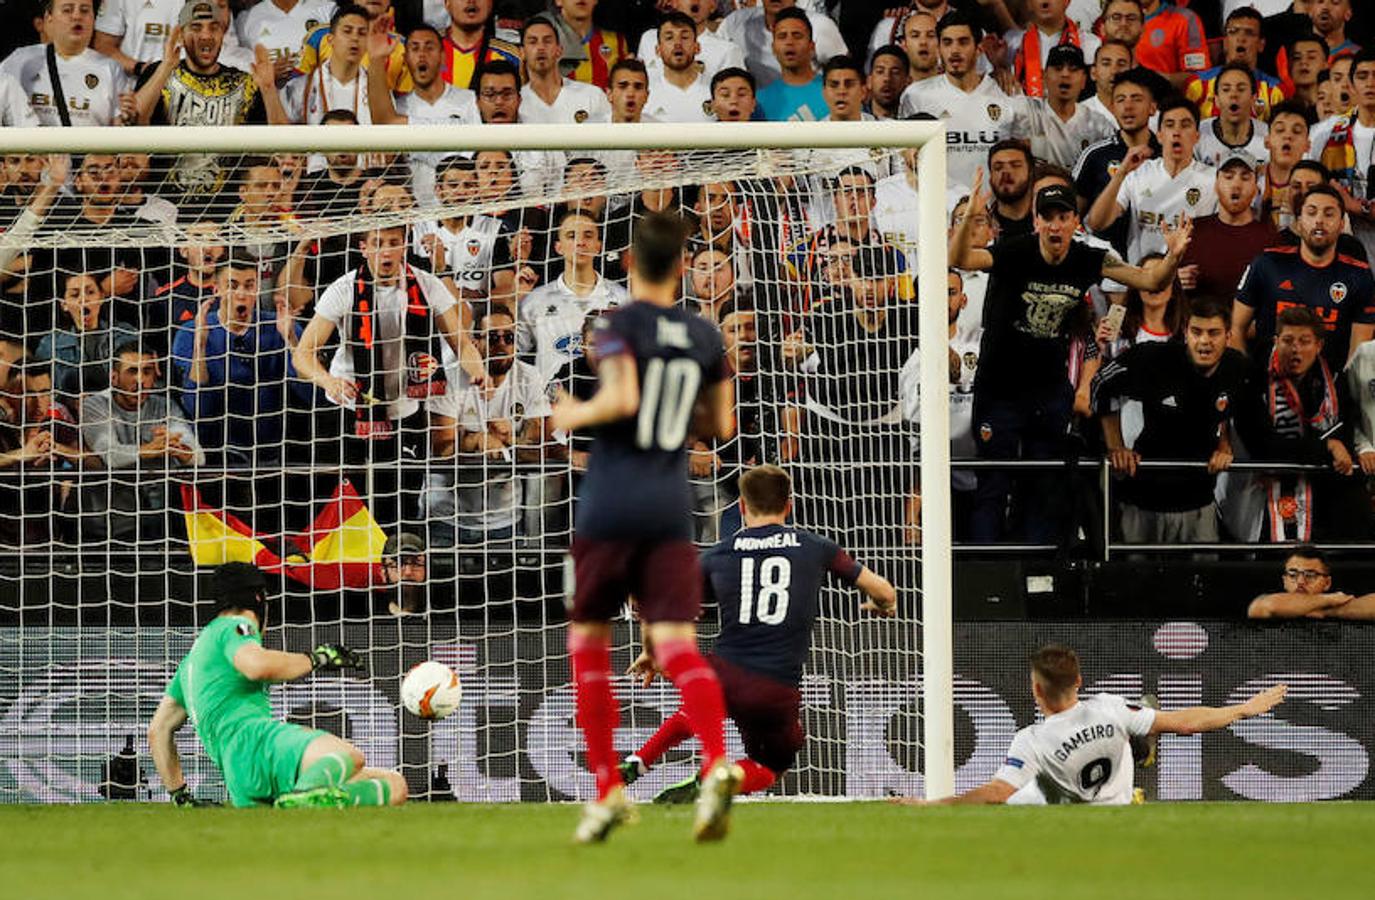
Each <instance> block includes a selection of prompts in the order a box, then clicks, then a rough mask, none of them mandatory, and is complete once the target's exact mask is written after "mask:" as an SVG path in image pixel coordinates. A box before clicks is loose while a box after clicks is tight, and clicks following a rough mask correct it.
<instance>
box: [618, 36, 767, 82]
mask: <svg viewBox="0 0 1375 900" xmlns="http://www.w3.org/2000/svg"><path fill="white" fill-rule="evenodd" d="M658 46H659V29H657V28H651V29H649V30H648V31H646V32H645V33H644V34H642V35H640V50H639V52H638V53H637V54H636V55H637V56H639V57H640V59H642V60H644V64H645V68H646V69H647V70H648V71H649V74H650V76H651V77H653V75H654V73H655V71H659V72H662V71H663V68H664V61H663V60H662V59H660V58H659V54H658V53H657V52H656V50H657V48H658ZM697 46H698V48H699V49H698V53H697V61H698V62H699V63H701V64H702V74H704V75H706V76H707V81H708V82H710V81H711V76H713V75H715V74H716V73H717V72H719V71H721V70H722V69H731V68H738V69H743V68H745V55H744V54H743V53H741V52H740V48H739V47H737V46H735V44H732V43H731V42H730V41H728V40H725V39H724V38H719V37H717V36H716V35H714V34H712V33H711V32H710V31H703V32H702V33H701V34H699V35H697Z"/></svg>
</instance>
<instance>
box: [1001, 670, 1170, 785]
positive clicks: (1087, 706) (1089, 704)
mask: <svg viewBox="0 0 1375 900" xmlns="http://www.w3.org/2000/svg"><path fill="white" fill-rule="evenodd" d="M1154 724H1155V710H1153V709H1148V708H1144V707H1137V706H1129V705H1128V704H1127V701H1125V700H1123V699H1122V698H1121V697H1118V696H1117V695H1115V694H1096V695H1094V696H1092V697H1089V698H1087V699H1085V700H1080V701H1079V702H1078V703H1076V704H1074V706H1072V707H1070V708H1069V709H1067V710H1065V711H1064V712H1061V713H1056V714H1055V715H1053V716H1047V717H1046V719H1045V720H1044V721H1042V722H1038V723H1036V724H1035V725H1029V726H1027V727H1026V728H1023V729H1022V730H1021V731H1019V732H1017V736H1016V737H1014V738H1013V739H1012V746H1011V747H1010V748H1009V749H1008V751H1007V759H1005V760H1003V765H1002V768H1000V769H998V772H997V774H996V775H994V776H993V777H994V778H996V779H997V780H999V781H1005V782H1007V783H1008V784H1010V785H1012V786H1013V787H1014V788H1017V789H1018V792H1019V793H1021V792H1022V791H1023V789H1027V790H1028V791H1037V790H1038V791H1039V793H1040V795H1041V797H1042V798H1044V801H1045V802H1046V803H1099V804H1105V805H1125V804H1128V803H1131V800H1132V784H1133V765H1134V763H1133V760H1132V751H1131V743H1130V740H1131V738H1133V737H1142V736H1145V735H1147V734H1150V731H1151V726H1152V725H1154ZM1029 785H1035V788H1029V787H1028V786H1029Z"/></svg>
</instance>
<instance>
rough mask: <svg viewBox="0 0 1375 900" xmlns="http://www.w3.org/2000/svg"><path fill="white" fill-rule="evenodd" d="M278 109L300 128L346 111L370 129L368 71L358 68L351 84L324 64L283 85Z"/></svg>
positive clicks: (327, 64)
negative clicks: (330, 112)
mask: <svg viewBox="0 0 1375 900" xmlns="http://www.w3.org/2000/svg"><path fill="white" fill-rule="evenodd" d="M282 105H283V106H285V107H286V113H287V115H288V116H290V117H291V121H293V122H296V123H297V124H300V125H319V124H320V122H322V121H323V120H324V118H325V113H327V112H329V111H330V110H334V109H347V110H349V111H350V112H352V113H353V114H354V115H355V116H357V117H358V124H359V125H371V124H372V110H371V109H370V108H369V106H368V70H367V69H364V68H362V67H361V66H360V67H359V68H358V75H357V76H356V77H355V78H354V79H353V80H352V81H348V82H343V81H340V80H339V79H337V78H335V77H334V72H333V71H332V70H331V69H330V65H329V62H328V61H326V62H325V63H322V64H321V65H319V66H317V67H316V68H315V70H314V71H313V72H311V73H310V74H309V75H301V76H299V77H297V78H293V79H292V80H291V81H289V82H287V85H286V87H285V88H283V89H282ZM317 155H318V154H317ZM312 171H313V170H312Z"/></svg>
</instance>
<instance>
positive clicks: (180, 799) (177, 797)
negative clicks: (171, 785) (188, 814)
mask: <svg viewBox="0 0 1375 900" xmlns="http://www.w3.org/2000/svg"><path fill="white" fill-rule="evenodd" d="M168 793H169V794H171V797H172V802H173V803H175V804H176V805H177V806H180V807H183V808H188V809H189V808H191V807H195V808H201V807H206V806H220V805H222V804H221V803H220V802H219V801H218V800H202V799H200V798H198V797H193V796H191V789H190V788H189V787H187V786H186V785H184V784H183V785H182V786H181V787H179V788H177V789H176V790H175V791H169V792H168Z"/></svg>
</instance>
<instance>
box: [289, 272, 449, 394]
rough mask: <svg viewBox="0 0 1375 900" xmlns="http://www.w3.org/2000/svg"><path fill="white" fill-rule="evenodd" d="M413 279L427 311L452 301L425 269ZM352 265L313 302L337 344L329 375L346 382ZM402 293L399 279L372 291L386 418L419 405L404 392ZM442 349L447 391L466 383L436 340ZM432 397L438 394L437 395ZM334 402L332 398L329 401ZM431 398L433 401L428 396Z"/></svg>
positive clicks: (350, 353) (348, 377)
mask: <svg viewBox="0 0 1375 900" xmlns="http://www.w3.org/2000/svg"><path fill="white" fill-rule="evenodd" d="M414 271H415V281H416V285H417V286H418V287H419V288H420V293H421V294H422V295H423V296H424V298H425V303H426V304H427V305H428V306H429V307H430V312H432V313H433V314H434V315H435V316H440V315H443V314H444V313H445V312H447V311H448V310H449V309H451V308H452V307H453V305H454V295H453V294H450V293H449V289H448V288H446V287H445V286H444V282H442V281H440V280H439V279H438V278H436V277H435V276H433V275H431V274H430V273H429V272H425V271H422V270H420V269H416V270H414ZM357 275H358V272H357V270H354V271H351V272H346V273H344V274H343V275H341V276H340V277H339V278H336V279H335V280H334V282H333V283H332V284H330V286H329V287H327V288H325V292H324V293H323V294H321V295H320V299H319V300H318V301H317V302H316V304H315V314H316V315H318V316H321V317H322V318H324V319H326V320H328V321H330V322H333V323H334V328H335V332H336V333H337V334H338V335H339V346H338V349H336V350H335V351H334V357H333V358H332V359H331V360H330V361H329V374H331V375H333V376H334V377H335V378H342V379H344V380H345V381H353V376H354V370H353V348H352V347H350V346H349V338H350V335H351V334H352V333H353V331H352V327H353V326H352V319H353V307H354V295H353V290H354V283H355V282H356V281H357ZM407 302H408V301H407V299H406V292H405V291H404V290H403V289H402V287H401V285H400V284H397V285H395V286H393V287H387V288H379V289H377V290H374V291H373V309H374V312H373V327H375V328H376V329H377V342H378V344H380V345H381V348H382V369H383V372H384V373H385V374H384V376H383V377H384V378H385V393H386V396H387V397H395V398H397V399H395V400H394V401H392V403H391V404H390V405H389V407H388V409H387V418H389V419H404V418H406V417H407V416H409V415H411V414H412V413H414V412H415V411H416V410H418V409H420V401H419V400H415V399H413V398H410V397H407V396H406V391H405V371H406V366H405V359H404V354H405V352H406V345H405V341H404V340H402V338H403V337H404V335H405V332H406V324H405V321H406V305H407ZM439 344H440V348H441V350H442V351H443V356H444V360H443V365H444V368H445V370H446V371H447V373H448V376H449V389H448V390H449V393H453V392H454V391H457V390H461V389H462V388H464V387H466V386H467V378H466V377H464V376H463V375H462V370H461V369H460V368H459V366H458V361H457V359H456V358H455V356H454V353H453V349H452V348H451V347H450V346H449V342H448V341H447V340H445V339H444V338H443V337H441V338H440V339H439ZM436 399H437V398H436ZM330 402H331V403H333V402H334V401H333V400H330ZM431 402H433V401H431Z"/></svg>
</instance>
